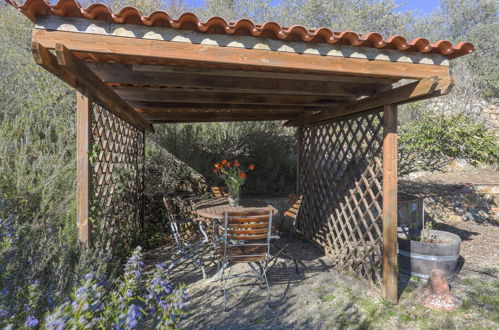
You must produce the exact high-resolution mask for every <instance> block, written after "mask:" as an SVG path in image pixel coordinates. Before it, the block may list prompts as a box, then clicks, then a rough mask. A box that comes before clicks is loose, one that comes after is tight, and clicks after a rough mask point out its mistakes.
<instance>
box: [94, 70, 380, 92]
mask: <svg viewBox="0 0 499 330" xmlns="http://www.w3.org/2000/svg"><path fill="white" fill-rule="evenodd" d="M93 71H94V72H95V73H96V74H97V75H98V76H99V77H100V78H101V79H102V80H103V81H104V82H106V83H112V84H129V85H130V84H131V85H148V86H176V87H184V88H188V87H196V88H205V89H206V88H207V89H210V90H212V91H217V92H224V93H237V92H241V93H269V91H271V92H272V94H294V95H328V96H360V95H370V94H372V93H373V92H375V91H377V90H379V89H380V87H382V86H383V85H379V84H366V83H349V84H347V83H343V82H328V81H312V80H295V79H293V80H290V79H277V78H272V79H268V78H253V77H232V76H223V75H206V74H196V73H192V72H189V73H170V72H161V71H160V72H152V71H133V70H131V68H130V67H128V68H127V67H126V66H116V65H113V64H108V65H107V66H93Z"/></svg>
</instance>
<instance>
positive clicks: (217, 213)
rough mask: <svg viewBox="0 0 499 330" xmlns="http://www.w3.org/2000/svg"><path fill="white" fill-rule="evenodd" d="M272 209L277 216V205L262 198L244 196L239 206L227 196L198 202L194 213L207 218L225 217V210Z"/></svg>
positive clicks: (249, 210) (250, 210)
mask: <svg viewBox="0 0 499 330" xmlns="http://www.w3.org/2000/svg"><path fill="white" fill-rule="evenodd" d="M265 210H269V211H270V210H272V214H273V215H274V216H275V215H277V214H278V213H279V212H278V211H277V209H276V208H275V207H273V206H272V205H270V204H269V203H266V202H264V201H262V200H260V199H254V198H243V199H241V201H240V203H239V206H230V205H229V201H228V199H227V197H220V198H210V199H207V200H203V201H200V202H198V203H196V206H195V208H194V213H196V214H197V215H198V216H200V217H202V218H205V219H223V218H224V216H225V212H252V211H265Z"/></svg>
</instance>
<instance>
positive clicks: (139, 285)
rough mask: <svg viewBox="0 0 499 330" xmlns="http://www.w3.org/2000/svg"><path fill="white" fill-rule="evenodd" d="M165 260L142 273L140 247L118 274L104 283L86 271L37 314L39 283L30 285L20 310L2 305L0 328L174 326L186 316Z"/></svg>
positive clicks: (182, 296)
mask: <svg viewBox="0 0 499 330" xmlns="http://www.w3.org/2000/svg"><path fill="white" fill-rule="evenodd" d="M166 269H167V266H166V265H165V264H158V265H156V270H155V272H154V273H153V274H151V275H149V276H144V275H143V273H142V271H143V261H142V252H141V248H140V247H138V248H137V249H135V251H134V252H133V254H132V256H131V257H130V258H129V259H128V261H127V263H126V265H125V267H124V273H123V275H122V276H121V278H120V279H119V280H118V281H117V282H115V283H111V284H108V283H107V281H106V279H105V278H104V276H102V275H100V276H99V275H96V274H95V273H89V274H87V275H86V276H85V277H84V278H83V279H82V280H81V283H80V285H79V286H78V287H75V288H74V290H73V293H72V295H71V297H70V299H68V300H67V301H65V302H64V303H63V304H61V305H59V306H57V307H56V308H54V309H53V310H52V311H50V312H48V313H46V315H45V317H44V318H41V317H39V316H37V315H35V314H34V313H33V309H32V307H31V306H30V304H33V305H36V304H37V299H39V294H38V290H37V286H36V285H33V286H32V287H30V289H29V292H30V297H29V299H28V301H30V304H27V305H26V306H25V309H24V310H23V311H22V312H21V313H17V314H12V313H11V312H9V308H7V307H6V306H5V305H2V304H0V327H3V326H6V327H7V328H9V327H10V328H14V327H16V328H17V327H18V326H23V327H25V328H38V327H41V328H46V329H68V328H69V329H93V328H103V329H143V328H158V329H165V328H166V329H168V328H176V326H177V324H178V322H179V321H180V319H181V317H182V316H183V315H185V312H184V307H185V306H184V301H185V299H186V295H185V292H184V288H183V287H180V288H174V287H173V286H172V285H171V284H170V283H169V281H168V275H167V272H166Z"/></svg>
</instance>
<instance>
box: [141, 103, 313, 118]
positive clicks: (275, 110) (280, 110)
mask: <svg viewBox="0 0 499 330" xmlns="http://www.w3.org/2000/svg"><path fill="white" fill-rule="evenodd" d="M177 104H178V103H177ZM210 105H211V104H210ZM244 106H246V107H244ZM305 109H308V108H305ZM135 111H137V112H140V113H141V114H143V115H144V116H147V115H162V114H172V113H198V114H202V113H210V112H220V113H232V112H238V113H261V114H266V113H293V114H302V113H303V112H304V109H303V108H289V107H279V106H277V107H272V106H264V109H262V108H261V106H259V105H256V106H255V105H250V106H248V105H241V106H239V105H236V106H235V107H227V108H218V107H213V108H196V107H184V106H182V107H172V108H157V109H155V108H153V109H140V108H136V109H135Z"/></svg>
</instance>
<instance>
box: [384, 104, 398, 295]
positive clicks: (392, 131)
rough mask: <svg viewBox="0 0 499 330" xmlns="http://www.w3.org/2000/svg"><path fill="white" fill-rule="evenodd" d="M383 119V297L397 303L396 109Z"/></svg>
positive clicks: (387, 108)
mask: <svg viewBox="0 0 499 330" xmlns="http://www.w3.org/2000/svg"><path fill="white" fill-rule="evenodd" d="M383 118H384V120H383V295H384V297H385V299H388V300H389V301H391V302H392V303H397V300H398V299H397V276H398V274H397V273H398V271H397V152H398V150H397V106H396V105H385V106H384V116H383Z"/></svg>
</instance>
